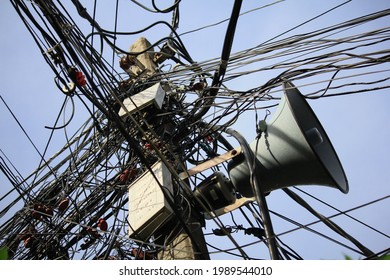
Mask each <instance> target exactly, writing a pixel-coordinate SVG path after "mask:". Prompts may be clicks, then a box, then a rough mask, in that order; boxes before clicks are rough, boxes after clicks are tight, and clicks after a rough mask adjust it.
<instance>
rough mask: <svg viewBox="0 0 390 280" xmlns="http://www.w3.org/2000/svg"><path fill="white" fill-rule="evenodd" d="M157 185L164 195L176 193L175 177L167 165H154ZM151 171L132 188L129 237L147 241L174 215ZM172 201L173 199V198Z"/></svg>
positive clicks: (130, 187)
mask: <svg viewBox="0 0 390 280" xmlns="http://www.w3.org/2000/svg"><path fill="white" fill-rule="evenodd" d="M152 170H153V173H154V174H155V176H156V178H157V180H158V182H159V183H160V184H161V185H162V186H163V187H164V189H165V193H166V194H168V195H170V196H171V194H172V193H173V187H172V177H171V173H170V172H169V170H168V168H167V167H166V166H165V164H164V163H162V162H161V161H160V162H157V163H156V164H154V165H153V166H152ZM158 182H157V181H156V179H155V178H154V176H153V175H152V173H151V172H149V171H147V172H145V173H144V174H143V175H141V177H140V178H139V179H138V180H137V181H135V182H134V183H133V184H131V185H130V186H129V215H128V222H129V236H130V238H134V239H137V240H142V241H146V240H147V239H149V238H150V236H151V235H152V234H153V233H154V231H155V230H156V229H157V228H159V227H161V226H162V225H163V224H164V223H165V222H167V221H168V220H169V219H170V217H172V215H173V211H172V208H171V207H170V206H169V204H168V201H167V199H166V197H165V196H164V193H163V191H162V190H161V187H160V185H159V184H158ZM171 198H172V197H171Z"/></svg>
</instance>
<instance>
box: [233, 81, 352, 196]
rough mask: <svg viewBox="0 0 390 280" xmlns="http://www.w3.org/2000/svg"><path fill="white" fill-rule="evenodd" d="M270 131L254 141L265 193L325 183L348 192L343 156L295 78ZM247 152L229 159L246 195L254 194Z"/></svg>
mask: <svg viewBox="0 0 390 280" xmlns="http://www.w3.org/2000/svg"><path fill="white" fill-rule="evenodd" d="M283 86H284V95H283V97H282V99H281V102H280V104H279V106H278V109H277V112H276V113H275V116H274V117H273V118H272V120H271V121H270V122H269V123H268V124H267V129H266V131H265V132H264V133H263V134H262V136H261V137H260V138H259V139H256V140H255V141H253V142H252V143H251V144H250V148H251V150H252V151H253V153H254V155H255V158H256V164H255V165H254V167H255V172H256V175H257V176H259V177H258V178H259V180H260V185H261V188H262V189H263V191H264V193H269V192H271V191H273V190H276V189H279V188H284V187H289V186H295V185H322V186H329V187H334V188H338V189H339V190H340V191H342V192H343V193H347V192H348V189H349V187H348V181H347V178H346V176H345V173H344V170H343V167H342V166H341V163H340V160H339V158H338V156H337V154H336V152H335V150H334V148H333V146H332V143H331V142H330V140H329V138H328V136H327V135H326V133H325V130H324V129H323V127H322V125H321V123H320V122H319V120H318V119H317V117H316V115H315V114H314V112H313V110H312V109H311V108H310V106H309V104H308V103H307V101H306V100H305V98H304V97H303V96H302V94H301V93H300V92H299V90H298V89H297V88H295V86H294V85H293V84H292V83H291V82H285V83H284V84H283ZM245 161H246V159H245V154H242V155H240V156H239V157H237V158H235V159H234V160H232V161H230V162H229V163H228V171H229V176H230V180H231V181H232V183H233V185H234V186H235V188H236V189H237V190H238V191H239V192H240V193H241V194H242V195H243V196H245V197H252V196H253V195H254V194H253V189H252V186H251V184H250V179H249V168H248V165H247V163H246V162H245Z"/></svg>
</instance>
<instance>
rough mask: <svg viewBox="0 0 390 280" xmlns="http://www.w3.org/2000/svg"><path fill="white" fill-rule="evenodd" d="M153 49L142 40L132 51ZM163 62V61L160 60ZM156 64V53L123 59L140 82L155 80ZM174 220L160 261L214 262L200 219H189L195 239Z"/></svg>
mask: <svg viewBox="0 0 390 280" xmlns="http://www.w3.org/2000/svg"><path fill="white" fill-rule="evenodd" d="M150 46H151V44H150V43H149V41H148V40H147V39H146V38H144V37H141V38H139V39H137V40H136V41H135V42H134V43H133V44H132V45H131V46H130V49H129V51H130V52H133V53H139V52H143V51H145V50H146V49H149V48H150ZM159 59H161V57H159V58H158V59H157V60H159ZM155 61H156V57H155V55H154V52H153V49H150V50H149V51H146V52H143V53H141V54H139V55H137V56H130V55H126V56H124V57H122V58H121V60H120V65H121V67H122V68H123V69H125V71H126V72H127V73H128V74H129V75H130V77H133V78H139V77H140V76H141V77H145V78H147V76H153V75H154V74H155V73H156V68H157V63H156V62H155ZM194 212H196V211H191V213H194ZM174 220H175V221H172V222H169V223H168V225H166V226H164V227H163V230H162V232H159V234H161V235H163V236H162V238H160V240H164V241H163V242H164V245H165V246H164V248H163V249H161V250H160V251H159V252H158V254H157V258H158V259H160V260H195V259H210V256H209V254H208V250H207V246H206V241H205V239H204V234H203V231H202V226H201V223H200V222H199V218H197V217H195V216H194V215H193V216H192V217H190V219H189V222H188V225H187V227H188V229H189V230H190V231H191V237H190V236H189V235H188V234H187V232H186V231H185V230H184V228H182V227H179V228H178V226H179V225H178V223H179V222H178V221H176V219H174ZM172 223H174V224H172ZM173 228H175V229H176V230H175V232H174V233H173V232H172V231H173ZM172 235H173V236H176V237H175V238H174V239H173V240H170V241H169V242H168V243H167V244H166V239H168V236H172Z"/></svg>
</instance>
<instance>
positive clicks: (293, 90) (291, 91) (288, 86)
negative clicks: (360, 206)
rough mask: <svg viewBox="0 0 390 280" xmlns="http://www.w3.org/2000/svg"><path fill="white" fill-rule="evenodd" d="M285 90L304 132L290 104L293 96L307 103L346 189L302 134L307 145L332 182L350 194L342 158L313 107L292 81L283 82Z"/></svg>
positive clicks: (288, 102)
mask: <svg viewBox="0 0 390 280" xmlns="http://www.w3.org/2000/svg"><path fill="white" fill-rule="evenodd" d="M283 90H284V95H285V98H286V101H287V104H288V106H289V107H290V110H291V112H292V115H293V116H294V119H295V121H296V123H297V124H298V127H299V129H300V130H301V131H302V132H304V128H303V127H302V123H301V122H299V121H298V119H297V115H296V110H295V108H293V106H292V104H291V103H290V101H291V99H292V96H293V97H299V98H300V99H301V100H302V102H303V103H305V105H306V107H307V110H308V111H309V112H310V113H311V114H312V116H313V117H314V118H315V121H316V122H317V123H318V125H319V128H320V129H321V130H322V131H323V132H324V133H323V135H322V134H321V136H322V137H323V138H324V140H325V141H327V143H328V145H329V149H331V152H332V153H333V154H334V157H335V159H336V161H337V164H338V165H339V169H340V170H341V173H342V177H343V178H342V181H343V182H344V187H343V186H341V185H340V184H339V182H338V181H337V180H335V176H333V174H332V173H331V172H330V171H329V169H328V168H327V166H326V164H325V163H324V162H323V160H322V159H321V157H320V156H319V155H318V153H317V152H316V150H315V149H314V147H313V145H312V143H311V142H310V141H309V140H308V138H307V135H306V133H302V134H303V135H304V137H305V139H306V141H307V143H308V144H309V146H310V149H311V150H312V152H313V154H314V155H315V157H316V158H317V160H318V162H320V163H321V165H322V167H323V169H324V170H325V172H326V173H327V174H328V175H329V177H330V178H331V179H332V181H333V182H334V185H335V186H336V187H337V188H338V189H339V190H340V191H341V192H343V193H345V194H346V193H348V192H349V183H348V179H347V176H346V174H345V171H344V168H343V166H342V164H341V161H340V158H339V157H338V155H337V153H336V150H335V148H334V146H333V144H332V142H331V141H330V139H329V136H328V134H327V133H326V131H325V129H324V127H323V126H322V124H321V122H320V121H319V119H318V117H317V116H316V114H315V112H314V111H313V109H312V108H311V106H310V105H309V103H308V102H307V100H306V98H305V96H304V95H303V94H302V93H301V92H300V91H299V89H298V88H297V87H296V86H295V85H294V84H293V83H292V82H290V81H284V82H283Z"/></svg>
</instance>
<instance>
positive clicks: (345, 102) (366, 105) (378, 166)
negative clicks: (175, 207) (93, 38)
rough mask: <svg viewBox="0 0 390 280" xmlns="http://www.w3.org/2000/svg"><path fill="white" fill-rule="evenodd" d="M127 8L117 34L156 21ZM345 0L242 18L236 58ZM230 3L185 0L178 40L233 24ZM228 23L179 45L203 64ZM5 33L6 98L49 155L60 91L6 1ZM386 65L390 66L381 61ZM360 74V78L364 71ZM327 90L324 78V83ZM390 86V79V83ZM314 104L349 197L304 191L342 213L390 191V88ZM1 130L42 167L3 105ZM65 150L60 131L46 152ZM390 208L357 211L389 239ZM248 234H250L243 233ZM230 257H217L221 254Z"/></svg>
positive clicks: (16, 157)
mask: <svg viewBox="0 0 390 280" xmlns="http://www.w3.org/2000/svg"><path fill="white" fill-rule="evenodd" d="M83 2H86V1H83ZM91 2H92V1H91ZM107 2H108V1H107ZM107 2H106V1H104V3H99V4H98V9H97V11H98V14H97V18H98V19H100V21H99V22H100V23H101V25H102V26H103V27H105V28H107V29H112V28H113V27H114V22H113V17H112V15H113V14H114V11H115V10H114V8H113V6H114V5H108V4H107ZM120 2H121V7H123V9H121V10H120V11H121V12H120V20H119V21H118V26H119V30H137V29H139V28H142V27H144V26H146V25H148V24H150V23H152V22H153V21H154V15H151V14H150V13H143V12H140V11H141V9H139V8H136V6H134V5H131V7H132V9H128V10H127V7H128V6H130V4H129V3H128V2H126V1H120ZM344 2H345V1H336V0H331V1H310V0H297V1H288V0H287V1H281V2H280V3H275V4H274V5H272V6H271V7H268V8H264V9H261V10H257V11H255V12H252V13H248V14H245V15H243V16H241V17H240V19H239V22H238V26H237V33H236V36H235V40H234V43H233V47H232V53H236V52H238V51H241V50H245V49H249V48H252V47H254V46H257V45H260V44H262V43H264V42H267V41H268V40H270V39H272V38H274V37H275V36H278V35H279V34H282V33H283V32H285V31H287V30H289V29H291V28H292V27H294V26H297V25H299V24H301V23H303V22H305V21H307V20H309V19H311V18H313V17H315V16H317V15H319V14H321V13H323V12H325V11H327V10H329V9H331V8H333V7H335V6H337V5H339V4H341V3H344ZM268 3H272V1H244V3H243V5H242V9H241V11H242V12H245V11H249V10H252V9H254V8H257V7H260V6H261V5H265V4H268ZM99 5H100V6H99ZM232 5H233V1H216V0H209V1H188V0H183V1H182V4H181V14H180V25H179V28H178V33H179V34H181V33H184V32H186V31H189V30H192V29H195V28H198V27H200V26H207V25H210V24H213V23H215V22H219V21H221V20H223V19H226V18H228V17H229V16H230V12H231V7H232ZM387 8H390V3H389V2H388V1H382V0H378V1H364V0H356V1H350V2H349V3H347V4H345V5H343V6H342V7H340V8H338V9H335V10H334V11H332V12H330V13H328V14H326V15H324V16H322V17H320V18H318V19H315V20H313V21H311V22H309V23H307V24H305V25H303V26H302V27H299V28H297V29H294V30H293V31H291V32H289V33H287V34H286V35H285V37H286V36H292V35H297V34H303V33H307V32H312V31H315V30H318V29H320V28H323V27H326V26H329V25H333V24H335V23H339V22H343V21H344V20H347V19H352V18H355V17H359V16H362V15H365V14H368V13H371V12H376V11H380V10H383V9H387ZM70 12H71V13H73V14H74V17H75V18H76V14H75V13H74V11H72V10H70ZM165 19H166V20H168V21H169V20H170V15H167V16H166V17H165ZM387 20H388V19H387ZM387 25H388V23H387ZM387 25H386V23H385V22H384V21H378V22H373V23H372V24H367V25H363V26H360V27H358V28H356V29H353V30H351V34H352V33H354V32H361V30H367V31H369V30H373V29H376V28H381V27H386V26H387ZM226 26H227V23H226V22H225V23H223V24H220V25H217V26H214V27H210V28H206V29H204V30H201V31H198V32H194V33H191V34H187V35H183V37H182V40H183V41H184V44H185V46H186V47H187V49H188V51H189V53H190V54H191V56H192V57H193V59H194V60H195V61H199V62H201V61H205V60H208V59H212V58H218V57H219V56H220V53H221V49H222V44H223V39H224V34H225V30H226ZM82 27H83V28H84V29H85V30H90V26H89V25H88V24H86V23H85V22H83V23H82ZM0 32H1V34H2V39H1V43H0V62H1V66H2V67H1V68H0V95H1V96H2V97H3V98H4V100H5V101H6V102H7V104H8V105H9V106H10V108H12V110H13V112H14V113H15V115H16V116H17V118H18V120H19V121H20V123H21V124H22V125H23V127H24V128H25V130H26V131H27V133H28V134H29V136H30V137H31V139H32V140H33V141H34V143H35V144H36V146H37V147H38V149H39V150H40V151H43V149H44V147H45V145H46V141H47V139H48V136H49V134H50V131H49V130H47V129H45V128H44V126H52V125H53V123H54V120H55V118H56V117H57V114H58V111H59V108H60V106H61V105H62V102H63V95H62V93H61V92H59V91H58V89H57V87H56V86H55V85H54V82H53V78H54V74H53V72H52V71H51V70H50V68H49V66H48V65H47V64H46V62H45V61H44V59H43V58H42V56H41V54H40V52H39V50H38V48H37V47H36V45H35V43H34V41H33V40H32V37H31V35H30V34H29V33H28V32H27V30H26V28H25V26H24V25H23V23H22V21H21V20H20V18H19V17H18V15H17V14H16V12H15V11H14V9H13V7H12V6H11V4H10V3H9V2H6V1H2V2H1V4H0ZM168 34H169V30H167V29H166V28H165V29H164V28H162V27H158V28H155V29H152V30H151V31H149V32H147V33H145V34H144V36H145V37H147V38H148V39H149V40H150V41H151V42H154V41H156V40H158V39H160V38H161V37H162V36H167V35H168ZM136 38H137V36H128V37H124V38H119V39H118V43H119V44H121V46H122V47H123V48H125V49H126V48H127V46H129V45H130V44H131V43H132V42H133V41H134V40H135V39H136ZM380 48H383V49H389V48H390V43H389V42H384V43H382V44H381V45H380ZM381 69H382V70H388V69H390V67H389V63H388V62H387V64H384V65H383V67H382V68H381ZM360 71H361V72H360V73H362V72H364V71H365V69H363V70H360ZM274 73H275V72H273V71H266V72H259V73H254V74H252V75H250V76H248V77H243V78H242V79H237V80H234V81H233V82H232V83H231V87H232V88H234V89H237V90H246V89H250V88H253V87H255V86H258V85H260V84H262V82H265V81H267V80H269V79H271V78H272V75H273V74H274ZM376 75H378V77H381V75H383V76H386V75H387V76H388V75H389V73H388V72H385V73H384V74H383V73H379V74H376ZM365 77H366V76H364V78H365ZM328 78H329V77H328ZM364 78H362V79H364ZM315 79H316V78H310V79H308V80H303V81H300V84H299V85H301V86H302V87H300V90H301V92H302V93H303V94H305V93H310V92H311V91H314V90H315V86H316V85H314V86H313V88H312V87H311V86H307V85H306V83H312V82H313V80H315ZM351 79H361V77H360V76H356V77H352V78H351ZM368 79H374V78H371V76H370V77H368ZM324 84H325V82H324V83H322V84H321V85H324ZM388 84H389V82H387V85H388ZM299 85H298V86H299ZM309 103H310V105H311V106H312V108H313V110H314V111H315V113H316V115H317V117H318V118H319V120H320V121H321V123H322V124H323V126H324V128H325V130H326V131H327V133H328V136H329V138H330V139H331V141H332V144H333V146H334V147H335V149H336V151H337V154H338V156H339V158H340V160H341V162H342V164H343V167H344V169H345V172H346V174H347V177H348V181H349V185H350V192H349V193H348V194H342V193H341V192H339V191H337V190H336V189H332V188H326V187H318V186H315V187H313V186H308V187H303V188H302V189H304V190H307V191H310V193H312V194H313V195H315V196H316V197H319V198H321V199H322V200H324V201H326V202H327V203H329V204H330V205H332V206H334V207H336V208H337V209H339V210H342V211H344V210H348V209H350V208H353V207H356V206H359V205H361V204H364V203H367V202H370V201H372V200H375V199H378V198H381V197H384V196H387V195H389V186H388V182H389V181H390V172H389V166H390V158H389V156H390V148H389V145H388V143H389V142H390V130H389V124H388V120H389V118H390V110H389V104H390V95H389V89H386V90H381V91H375V92H365V93H360V94H353V95H346V96H337V97H329V98H321V99H317V100H310V101H309ZM76 110H77V108H76ZM84 111H85V110H80V111H76V115H75V118H74V119H75V120H74V121H73V122H72V126H73V127H74V128H77V127H78V126H79V125H80V124H81V123H82V122H83V120H85V119H86V117H87V116H88V115H87V113H86V112H84ZM262 114H264V112H260V116H261V115H262ZM263 116H264V115H263ZM254 123H255V118H254V115H253V113H251V112H248V114H244V115H243V116H242V117H240V119H239V121H238V122H237V123H236V125H235V129H237V130H238V131H240V132H241V133H242V134H244V135H245V137H246V138H247V139H248V141H249V142H251V141H252V139H254V137H255V131H254ZM249 124H250V125H249ZM0 130H1V131H2V133H1V135H2V136H1V138H0V149H1V150H2V151H3V152H4V153H5V154H6V155H7V156H8V157H9V159H10V160H11V161H12V163H13V164H14V165H15V166H16V167H17V169H18V170H19V171H20V172H21V174H23V175H28V174H30V172H32V171H33V170H34V169H35V168H36V166H37V164H38V163H39V156H38V155H37V152H36V151H35V150H34V148H33V147H32V145H31V144H30V143H29V142H28V140H27V138H26V137H25V136H24V134H23V132H22V131H21V129H20V128H19V127H18V125H17V123H16V122H15V120H14V119H13V117H12V116H11V115H10V113H9V112H8V110H7V109H6V107H5V106H4V104H3V103H0ZM63 144H64V135H61V133H59V134H56V135H55V139H54V141H53V144H52V145H51V146H50V147H49V150H48V152H47V157H50V156H51V154H52V153H54V152H56V151H57V150H58V149H59V148H60V147H62V145H63ZM0 178H1V181H3V182H4V183H2V189H1V191H0V195H2V194H4V193H5V191H6V190H7V188H8V189H9V188H10V185H9V184H8V182H6V181H5V178H3V175H1V174H0ZM267 201H268V206H269V208H270V209H272V210H274V211H279V212H280V213H285V214H286V215H287V214H288V215H290V218H292V219H296V220H299V221H300V222H301V223H310V222H312V221H315V218H314V217H313V216H311V215H310V214H307V213H306V212H305V211H302V210H301V209H300V208H299V207H297V206H296V205H293V203H292V202H291V201H289V200H288V199H287V198H286V196H285V195H283V194H282V193H281V192H278V191H275V192H274V193H272V194H271V195H269V196H268V197H267ZM0 203H2V204H1V205H0V208H2V207H1V206H3V202H0ZM311 203H313V205H315V207H317V209H318V210H319V212H321V213H322V214H324V215H325V216H328V215H332V214H334V213H336V212H335V210H332V209H329V207H326V206H324V205H321V204H319V203H317V202H315V201H314V200H313V201H311ZM389 206H390V204H389V200H388V199H387V200H383V201H381V202H378V203H375V204H373V205H370V206H367V207H364V208H361V209H359V210H356V211H353V212H351V213H350V214H351V215H352V216H353V217H355V218H356V219H359V220H361V221H363V222H364V223H367V224H369V225H370V226H372V227H373V228H376V229H378V230H380V231H382V232H385V233H386V234H389V233H390V224H389V222H388V220H389V217H388V216H389V215H388V209H389ZM271 217H272V216H271ZM272 218H273V221H274V228H275V231H276V232H278V233H281V232H284V231H287V230H289V229H291V228H294V226H293V225H291V224H289V223H286V222H285V221H282V220H280V219H279V218H277V217H272ZM0 221H1V219H0ZM334 221H336V222H337V223H339V224H340V225H341V226H342V227H343V228H344V229H345V230H346V231H347V232H348V233H350V234H351V235H353V236H354V237H356V238H357V239H358V240H359V241H361V242H362V243H363V244H365V245H366V246H367V247H369V248H370V249H371V250H373V251H374V252H376V251H379V250H382V249H385V248H388V247H390V240H389V239H387V238H385V237H383V236H381V235H378V234H377V233H375V232H373V231H372V230H370V229H368V228H367V227H364V226H362V225H361V224H359V223H357V222H355V221H353V220H351V219H350V218H346V217H337V218H335V219H334ZM211 227H212V226H211ZM313 228H315V229H318V230H321V231H322V230H324V231H326V229H324V228H323V226H320V225H318V224H316V225H314V226H313ZM208 230H210V228H208ZM242 238H245V237H244V236H243V237H242ZM335 238H336V237H335ZM212 240H213V242H215V243H216V244H218V246H223V245H224V244H219V243H222V242H221V241H220V240H218V238H214V239H212ZM283 240H284V242H285V243H287V244H292V245H293V247H294V248H299V252H302V256H303V257H304V258H309V259H342V258H343V257H344V254H348V255H351V256H352V257H358V256H356V254H355V253H353V252H349V251H348V250H347V249H345V248H340V247H338V246H335V245H333V244H332V243H329V242H328V241H326V240H324V239H322V238H318V237H317V236H314V235H313V234H310V233H302V231H294V232H292V233H288V234H285V235H283ZM227 246H228V247H229V246H232V245H227ZM256 250H257V249H256V248H255V249H251V253H252V255H257V251H256ZM261 254H263V256H264V257H265V258H267V257H268V256H267V252H266V251H265V250H264V248H263V249H261V250H260V249H259V255H260V256H259V257H260V258H261V257H262V256H261ZM224 257H225V256H220V255H218V254H215V258H224Z"/></svg>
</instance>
